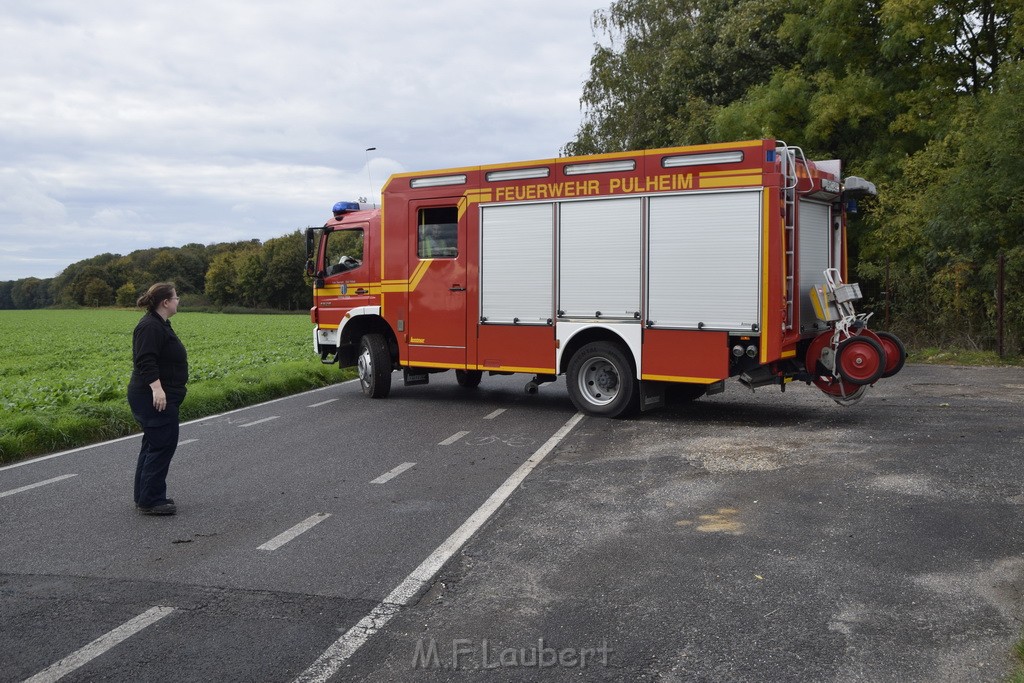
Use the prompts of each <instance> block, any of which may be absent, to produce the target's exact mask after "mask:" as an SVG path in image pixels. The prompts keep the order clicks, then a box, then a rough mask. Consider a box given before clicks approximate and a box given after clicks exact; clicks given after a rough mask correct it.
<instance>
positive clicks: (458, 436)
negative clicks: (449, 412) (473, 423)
mask: <svg viewBox="0 0 1024 683" xmlns="http://www.w3.org/2000/svg"><path fill="white" fill-rule="evenodd" d="M466 434H469V432H456V433H455V434H452V435H451V436H449V437H448V438H447V439H445V440H444V441H442V442H441V443H439V444H437V445H438V446H451V445H452V444H453V443H455V442H456V441H458V440H459V439H461V438H462V437H464V436H465V435H466Z"/></svg>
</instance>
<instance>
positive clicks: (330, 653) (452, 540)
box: [294, 413, 583, 683]
mask: <svg viewBox="0 0 1024 683" xmlns="http://www.w3.org/2000/svg"><path fill="white" fill-rule="evenodd" d="M582 419H583V413H576V414H575V415H573V416H572V417H571V418H569V420H568V422H566V423H565V424H564V425H562V426H561V428H560V429H559V430H558V431H557V432H555V433H554V434H553V435H552V436H551V438H550V439H548V440H547V441H545V442H544V444H543V445H542V446H541V447H540V448H538V449H537V450H536V451H535V452H534V453H533V455H531V456H530V457H529V459H527V461H526V462H524V463H523V464H522V465H520V466H519V469H517V470H516V471H515V472H513V473H512V475H511V476H510V477H509V478H508V479H506V480H505V483H504V484H502V485H501V486H500V487H498V490H496V491H495V492H494V493H492V494H491V497H490V498H488V499H487V500H486V501H484V504H483V505H481V506H480V507H479V508H478V509H477V511H476V512H474V513H473V515H472V516H471V517H470V518H469V519H467V520H466V521H465V522H463V523H462V526H460V527H459V528H458V529H456V530H455V533H453V534H452V535H451V536H449V537H448V540H446V541H445V542H444V543H442V544H441V545H440V546H438V547H437V549H436V550H435V551H434V552H433V553H431V554H430V557H428V558H427V559H425V560H424V561H423V562H422V563H421V564H420V566H418V567H416V569H414V570H413V571H412V573H411V574H409V576H407V577H405V580H404V581H402V583H400V584H398V586H397V587H396V588H395V589H394V590H393V591H391V593H390V594H388V596H387V597H386V598H384V601H383V602H381V603H380V604H379V605H377V606H376V607H374V608H373V610H371V611H370V613H369V614H367V615H366V616H365V617H363V618H362V619H361V620H360V621H359V623H358V624H356V625H355V626H353V627H352V628H350V629H349V630H348V631H346V632H345V634H344V635H342V636H341V637H340V638H338V640H336V641H334V642H333V643H332V644H331V646H330V647H328V648H327V650H325V651H324V653H323V654H322V655H320V657H319V658H318V659H317V660H316V661H315V662H313V664H312V665H310V667H309V668H308V669H306V670H305V671H303V672H302V673H301V674H299V677H298V678H296V679H295V681H294V683H325V682H326V681H327V680H328V679H329V678H330V677H331V676H333V675H334V674H335V673H337V672H338V670H339V669H341V667H342V665H344V663H345V661H346V660H348V658H349V657H351V656H352V655H353V654H355V652H356V651H357V650H358V649H359V648H360V647H362V645H363V643H365V642H366V641H367V640H369V639H370V638H371V637H373V635H374V634H375V633H377V631H380V630H381V629H382V628H384V627H385V626H387V624H388V622H389V621H391V619H392V617H394V616H395V615H396V614H398V611H399V610H400V609H401V608H402V607H403V606H405V605H408V604H409V603H410V602H411V601H412V600H413V598H415V597H416V595H418V594H419V592H420V591H421V590H422V589H423V588H424V587H425V586H426V585H427V584H429V583H430V582H431V581H433V579H434V576H435V575H436V574H437V572H438V571H440V569H441V567H442V566H444V563H445V562H447V561H448V560H450V559H451V557H452V556H453V555H454V554H455V553H457V552H458V551H459V548H461V547H462V546H463V545H464V544H465V543H466V541H468V540H469V538H470V537H471V536H472V535H473V534H475V533H476V532H477V530H478V529H480V527H481V526H483V524H484V523H485V522H486V521H487V520H488V518H490V516H491V515H493V514H494V512H495V511H496V510H497V509H498V508H499V507H501V504H502V503H504V502H505V501H506V500H507V499H508V497H509V496H510V495H512V492H513V491H515V490H516V488H518V487H519V485H520V484H521V483H523V480H524V479H526V477H527V475H529V474H530V472H532V471H533V469H534V468H535V467H536V466H537V465H539V464H540V463H541V461H542V460H544V458H545V457H546V456H547V454H548V453H550V452H551V451H552V450H554V448H555V446H557V445H558V443H559V442H560V441H561V440H562V439H564V438H565V437H566V435H568V434H569V432H570V431H572V428H573V427H575V426H576V424H577V423H578V422H579V421H580V420H582Z"/></svg>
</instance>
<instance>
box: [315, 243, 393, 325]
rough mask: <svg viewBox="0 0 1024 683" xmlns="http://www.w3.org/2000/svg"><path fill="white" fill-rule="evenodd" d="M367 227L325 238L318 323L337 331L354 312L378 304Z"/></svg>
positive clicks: (319, 291)
mask: <svg viewBox="0 0 1024 683" xmlns="http://www.w3.org/2000/svg"><path fill="white" fill-rule="evenodd" d="M370 237H371V235H370V234H367V230H366V225H365V224H363V225H356V226H354V227H349V228H345V229H342V230H335V231H333V232H329V233H327V234H325V235H324V239H326V240H327V244H326V247H325V252H324V287H323V288H322V289H319V290H317V295H318V302H317V305H318V308H319V322H320V324H321V325H324V326H327V327H337V326H338V325H339V324H340V323H341V320H342V318H343V317H344V316H345V315H346V314H347V313H348V312H349V311H351V310H352V309H353V308H358V307H360V306H368V305H370V304H372V303H376V301H377V300H378V299H379V296H371V294H375V292H373V291H372V280H373V276H372V274H371V270H372V264H371V263H370V262H369V260H368V254H371V253H373V252H372V245H371V244H370Z"/></svg>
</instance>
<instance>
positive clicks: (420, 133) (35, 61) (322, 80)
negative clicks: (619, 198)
mask: <svg viewBox="0 0 1024 683" xmlns="http://www.w3.org/2000/svg"><path fill="white" fill-rule="evenodd" d="M606 5H607V2H600V1H599V0H561V1H560V2H557V3H555V2H550V0H521V2H518V3H514V4H511V5H497V4H494V3H481V2H474V1H471V0H435V1H434V2H431V3H416V4H414V3H408V2H405V1H399V0H373V1H371V0H348V1H346V2H337V1H336V0H306V1H302V0H300V1H298V2H296V1H295V0H289V1H287V2H285V1H282V0H274V1H268V2H261V3H251V2H241V1H240V0H224V1H222V2H208V1H206V0H204V1H200V0H179V1H178V2H174V3H169V2H150V3H139V2H128V1H127V0H91V1H90V2H88V3H83V2H78V1H77V0H33V2H32V3H27V2H13V3H4V5H3V6H2V7H0V64H2V65H3V68H2V69H0V148H2V149H4V155H3V157H2V158H0V280H3V279H15V278H21V277H27V276H38V277H51V276H53V275H54V274H55V273H56V272H57V271H59V270H60V269H61V268H62V267H63V266H65V265H68V264H70V263H72V262H74V261H77V260H81V259H83V258H88V257H90V256H93V255H96V254H99V253H104V252H115V253H127V252H128V251H130V250H131V249H136V248H144V247H151V246H161V245H165V244H171V245H174V244H183V243H185V242H189V241H196V242H203V243H210V242H214V241H228V240H237V239H252V238H258V239H269V238H271V237H275V236H278V235H281V234H284V233H285V232H287V231H290V230H292V229H294V228H296V227H299V226H304V225H306V224H310V223H319V222H321V221H322V220H323V219H324V217H325V216H326V215H327V208H328V207H330V206H331V205H332V204H333V203H334V202H335V201H337V200H338V199H349V198H351V199H355V198H357V197H359V196H367V195H369V194H371V189H370V188H371V185H372V187H373V192H374V193H375V192H377V191H378V190H379V188H380V187H381V186H382V185H383V184H384V182H385V180H386V179H387V177H388V175H389V174H390V173H394V172H397V171H405V170H412V169H432V168H446V167H454V166H464V165H472V164H482V163H496V162H500V161H513V160H520V159H533V158H547V157H551V156H555V155H557V153H558V150H559V148H560V147H561V145H563V144H564V143H565V142H567V141H568V140H569V139H571V137H572V136H573V134H574V133H575V131H576V128H577V125H578V122H579V118H580V112H579V105H578V102H579V96H580V92H581V86H582V82H583V80H584V79H585V77H586V75H587V71H588V67H589V59H590V55H591V52H592V43H593V36H592V33H591V29H590V16H591V14H592V12H593V11H594V10H595V9H599V8H601V7H604V6H606ZM367 147H376V148H377V150H376V151H373V152H370V153H367V152H365V151H364V150H365V148H367ZM367 164H369V168H367ZM57 225H59V226H60V227H59V228H56V229H58V230H61V231H64V232H66V237H67V239H66V240H61V243H62V249H61V251H60V252H57V251H55V250H53V249H54V248H53V247H51V246H48V245H49V244H53V241H52V240H41V239H40V237H39V234H38V229H39V228H40V227H42V226H50V227H53V226H57ZM29 247H31V248H30V249H29ZM25 250H28V251H30V252H31V253H32V254H33V257H32V258H31V259H28V258H20V257H18V256H17V254H19V253H25ZM46 250H53V251H49V252H48V253H45V252H46ZM58 253H59V256H58ZM61 259H63V260H61Z"/></svg>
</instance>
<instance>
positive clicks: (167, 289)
mask: <svg viewBox="0 0 1024 683" xmlns="http://www.w3.org/2000/svg"><path fill="white" fill-rule="evenodd" d="M173 296H174V283H173V282H158V283H156V284H155V285H153V286H152V287H150V288H149V289H147V290H146V293H145V294H143V295H142V296H140V297H139V300H138V301H136V302H135V305H136V306H138V307H139V308H146V309H148V310H149V312H150V313H152V312H153V311H155V310H156V307H157V306H159V305H160V302H161V301H166V300H167V299H170V298H172V297H173Z"/></svg>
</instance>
